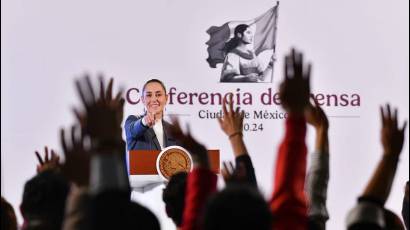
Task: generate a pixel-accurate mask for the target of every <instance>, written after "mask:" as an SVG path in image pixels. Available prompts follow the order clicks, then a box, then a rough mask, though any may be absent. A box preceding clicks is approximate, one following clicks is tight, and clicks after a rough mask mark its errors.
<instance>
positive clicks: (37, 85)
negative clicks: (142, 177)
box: [1, 0, 409, 230]
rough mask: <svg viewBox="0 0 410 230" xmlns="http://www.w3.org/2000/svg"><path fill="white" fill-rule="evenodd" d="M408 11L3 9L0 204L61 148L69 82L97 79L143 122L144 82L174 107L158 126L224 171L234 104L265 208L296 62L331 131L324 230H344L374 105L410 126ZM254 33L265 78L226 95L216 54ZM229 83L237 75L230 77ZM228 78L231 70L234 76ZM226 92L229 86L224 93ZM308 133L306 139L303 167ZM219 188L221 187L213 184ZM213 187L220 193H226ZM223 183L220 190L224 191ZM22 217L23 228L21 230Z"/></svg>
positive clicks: (177, 5)
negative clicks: (281, 88)
mask: <svg viewBox="0 0 410 230" xmlns="http://www.w3.org/2000/svg"><path fill="white" fill-rule="evenodd" d="M408 4H409V3H408V1H390V2H386V1H381V0H372V1H367V0H345V1H326V0H311V1H297V0H283V1H281V2H280V3H279V5H277V2H274V1H267V0H263V1H250V0H240V1H238V0H209V1H191V0H178V1H176V0H157V1H148V0H143V1H129V0H123V1H108V0H107V1H97V0H90V1H80V0H70V1H51V0H39V1H22V0H3V1H2V2H1V6H2V10H1V17H2V20H1V32H2V37H1V65H2V68H1V75H2V77H1V111H2V112H1V160H2V161H1V162H2V163H1V194H2V196H4V197H5V198H6V199H8V200H10V201H11V203H12V204H13V205H14V207H15V208H16V211H17V212H18V210H19V209H18V206H19V204H20V202H21V197H22V191H23V186H24V183H25V181H27V180H28V179H29V178H31V177H32V176H33V175H35V169H36V164H37V162H36V157H35V155H34V151H35V150H42V149H43V147H44V145H48V146H50V147H52V148H55V149H56V150H58V151H59V150H60V149H61V148H60V146H59V135H58V132H59V128H61V127H69V126H70V125H71V124H72V123H73V122H74V116H73V114H72V113H71V106H72V105H75V104H79V98H78V97H77V95H76V94H75V89H74V82H73V80H74V79H75V78H76V77H79V76H81V75H83V74H84V73H86V72H87V73H90V74H92V75H94V76H95V75H96V74H98V73H104V74H105V75H106V76H107V77H111V76H113V77H114V78H115V87H117V86H119V85H121V86H122V87H124V88H125V89H126V96H127V102H126V105H125V116H128V115H131V114H141V113H142V112H143V106H142V104H141V102H140V98H139V96H140V93H141V90H142V85H143V83H144V82H145V81H146V80H148V79H150V78H158V79H161V80H163V81H164V83H165V84H166V86H167V91H168V92H169V93H170V98H169V104H168V106H167V107H166V117H165V118H166V119H169V116H170V115H177V116H179V118H180V119H181V120H182V122H183V123H189V124H190V125H191V130H192V131H193V132H194V135H195V137H197V138H198V140H200V141H202V142H203V143H204V144H205V145H206V146H207V147H208V148H209V149H219V150H220V154H221V155H220V157H221V161H224V160H233V159H234V157H233V154H232V151H231V149H230V144H229V142H228V138H227V137H226V136H225V135H224V134H223V132H222V131H221V130H220V128H219V125H218V122H217V121H216V120H215V116H218V114H220V111H221V105H220V99H221V98H223V97H224V96H225V95H227V94H229V93H233V94H234V99H235V103H236V104H238V105H239V106H240V107H241V108H242V109H243V110H245V111H246V113H247V118H246V120H245V127H244V128H245V131H244V138H245V142H246V144H247V146H248V149H249V150H250V153H249V154H250V155H251V157H252V159H253V161H254V165H255V168H256V176H257V179H258V182H259V186H260V189H261V191H263V194H264V195H265V197H266V198H267V199H268V198H269V197H270V195H271V192H272V184H273V169H274V164H275V159H276V152H277V148H278V144H279V142H280V141H281V139H282V137H283V134H284V132H283V129H284V116H285V113H284V111H283V110H282V109H281V107H280V102H279V101H278V98H277V95H276V93H277V89H278V84H279V83H280V81H281V80H282V78H283V57H284V55H285V54H286V52H288V51H289V49H290V48H291V47H293V46H294V47H297V48H300V49H301V50H302V51H303V52H304V53H305V57H306V59H307V60H309V61H311V62H312V63H313V74H312V93H313V94H314V95H315V97H316V98H317V99H319V101H320V103H321V104H322V106H323V108H324V110H325V111H326V113H327V114H328V115H329V120H330V131H329V132H330V133H329V136H330V151H331V152H330V176H331V177H330V183H329V192H328V208H329V212H330V220H329V222H328V227H329V229H336V230H338V229H344V220H345V216H346V213H347V211H348V210H349V209H350V208H351V207H352V206H353V205H354V204H355V202H356V198H357V196H358V195H359V194H360V193H361V192H362V190H363V189H364V186H365V183H366V182H367V180H368V179H369V177H370V176H371V173H372V172H373V170H374V168H375V166H376V163H377V162H378V161H379V160H380V158H381V154H382V148H381V144H380V143H379V140H380V119H379V110H378V108H379V105H380V104H382V103H386V102H391V103H392V104H393V105H395V106H397V107H398V108H399V112H400V120H403V119H405V118H406V119H407V118H408V115H409V114H408V111H409V107H408V102H409V101H408V96H409V88H408V83H409V68H408V62H409V53H408V50H409V49H408V48H409V47H408V41H409V30H408V21H409V20H408V19H409V18H408V17H409V11H408V9H409V8H408ZM242 23H245V24H248V25H249V26H250V29H251V34H252V38H251V40H252V42H251V44H250V46H249V49H253V50H254V51H255V53H256V54H257V55H258V59H259V65H260V68H261V69H263V70H265V69H266V67H267V66H268V65H269V63H270V62H271V60H274V61H273V73H272V72H271V73H270V74H268V75H266V76H265V78H263V79H262V78H261V79H258V82H256V83H232V82H221V80H224V79H225V80H226V78H225V77H224V76H225V75H224V74H223V73H224V71H226V70H227V67H226V65H225V64H226V62H227V61H226V59H225V56H224V54H223V52H220V49H221V47H222V45H223V44H224V43H225V42H226V41H227V40H228V39H229V38H231V37H232V31H233V30H234V29H235V27H236V26H237V25H239V24H242ZM235 68H236V69H238V68H241V66H239V67H238V66H236V67H235ZM235 68H234V70H235ZM228 81H229V80H228ZM406 135H407V136H406V143H405V146H404V149H403V154H402V157H401V161H400V163H399V167H398V170H397V176H396V179H395V181H394V184H393V188H392V192H391V195H390V198H389V200H388V202H387V205H386V206H387V207H388V208H390V209H392V210H394V211H395V212H396V213H400V209H401V201H402V197H403V186H404V183H405V181H407V180H408V170H409V163H408V131H407V132H406ZM313 143H314V132H313V130H312V129H311V128H309V129H308V137H307V144H308V149H309V153H310V154H311V153H312V151H313ZM220 179H221V178H220ZM220 181H221V180H220ZM222 185H223V183H222V182H220V183H219V186H222ZM133 199H135V200H139V201H140V202H141V203H143V204H144V205H146V206H147V207H149V208H151V209H152V210H153V211H154V212H155V213H156V214H157V216H158V217H159V218H160V221H161V225H162V227H163V229H174V227H173V225H172V222H171V221H170V220H169V219H167V218H166V216H165V213H164V209H163V206H159V205H162V200H161V190H160V188H159V187H158V188H156V189H154V190H153V191H152V192H147V193H144V194H140V195H136V196H134V197H133ZM18 215H19V222H20V223H21V222H22V219H21V216H20V214H18Z"/></svg>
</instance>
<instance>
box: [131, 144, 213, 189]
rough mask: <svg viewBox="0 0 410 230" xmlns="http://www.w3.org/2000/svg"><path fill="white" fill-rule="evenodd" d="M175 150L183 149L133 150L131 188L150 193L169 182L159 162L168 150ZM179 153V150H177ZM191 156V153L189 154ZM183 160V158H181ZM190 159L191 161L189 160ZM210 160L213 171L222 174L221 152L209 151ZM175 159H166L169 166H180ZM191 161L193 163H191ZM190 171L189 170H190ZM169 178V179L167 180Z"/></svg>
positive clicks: (173, 147) (172, 147)
mask: <svg viewBox="0 0 410 230" xmlns="http://www.w3.org/2000/svg"><path fill="white" fill-rule="evenodd" d="M169 148H171V149H175V148H179V149H182V148H181V147H178V146H170V147H168V148H165V149H164V150H162V151H159V150H131V151H129V152H128V159H129V160H128V164H129V165H128V169H129V180H130V186H131V188H132V189H133V190H136V191H141V192H144V191H148V190H150V189H152V188H154V187H156V186H158V185H160V184H163V183H166V182H167V180H168V178H169V177H168V175H164V174H166V172H164V170H163V168H161V165H160V163H159V161H160V160H161V155H163V154H164V153H166V152H167V151H168V149H169ZM176 151H178V150H176ZM187 154H188V155H189V153H188V152H187ZM179 158H182V157H179ZM188 158H189V159H188ZM188 158H186V161H187V164H189V163H191V165H190V166H192V160H191V157H190V155H189V157H188ZM208 158H209V163H210V167H211V170H212V171H213V172H214V173H216V174H219V172H220V154H219V150H208ZM175 160H176V159H175V157H170V158H169V159H165V161H166V162H167V163H168V164H174V163H176V164H179V163H178V162H173V161H175ZM189 161H191V162H189ZM188 171H189V170H188ZM167 177H168V178H167Z"/></svg>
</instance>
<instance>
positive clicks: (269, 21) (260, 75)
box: [206, 2, 279, 83]
mask: <svg viewBox="0 0 410 230" xmlns="http://www.w3.org/2000/svg"><path fill="white" fill-rule="evenodd" d="M278 9H279V2H277V3H276V5H275V6H274V7H272V8H270V9H269V10H268V11H266V12H265V13H264V14H262V15H260V16H259V17H256V18H254V19H252V20H247V21H229V22H226V23H225V24H223V25H222V26H211V27H210V28H209V29H208V30H207V31H206V32H207V33H208V34H209V36H210V38H209V40H208V41H207V42H206V44H207V45H208V48H207V51H208V55H209V56H208V58H207V59H206V60H207V62H208V64H209V66H210V67H211V68H216V66H217V64H219V63H223V66H222V70H221V76H220V82H224V83H225V82H272V81H273V69H274V68H273V66H274V61H275V58H274V57H275V40H276V24H277V16H278ZM265 50H272V51H273V54H272V57H271V59H270V60H269V64H268V65H266V64H265V65H263V64H262V63H261V62H260V60H259V58H258V56H259V55H260V54H261V53H262V52H263V51H265ZM263 61H265V60H263ZM266 61H267V60H266ZM264 63H267V62H264ZM268 76H271V77H270V78H269V77H268Z"/></svg>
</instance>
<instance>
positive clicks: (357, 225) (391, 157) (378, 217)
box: [347, 104, 407, 230]
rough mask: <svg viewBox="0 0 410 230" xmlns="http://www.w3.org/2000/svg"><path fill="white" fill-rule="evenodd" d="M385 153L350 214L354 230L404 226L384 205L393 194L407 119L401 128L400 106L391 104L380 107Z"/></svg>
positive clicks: (382, 140) (349, 221)
mask: <svg viewBox="0 0 410 230" xmlns="http://www.w3.org/2000/svg"><path fill="white" fill-rule="evenodd" d="M380 113H381V121H382V130H381V143H382V146H383V156H382V159H381V160H380V162H379V164H378V165H377V168H376V170H375V171H374V173H373V176H372V177H371V178H370V180H369V182H368V184H367V186H366V188H365V190H364V192H363V194H362V195H361V196H360V197H359V199H358V202H357V205H356V206H355V207H354V208H353V209H352V210H351V211H350V212H349V213H348V215H347V228H348V229H349V230H352V229H404V226H403V224H402V223H401V221H400V219H399V218H398V216H397V215H395V214H394V213H392V212H391V211H388V210H386V209H385V208H384V204H385V203H386V200H387V198H388V197H389V194H390V190H391V186H392V184H393V179H394V176H395V174H396V169H397V164H398V162H399V158H400V154H401V151H402V148H403V142H404V132H405V130H406V124H407V122H405V123H404V124H403V125H402V126H400V127H399V122H398V114H397V109H394V111H391V108H390V105H389V104H387V105H386V106H385V107H380Z"/></svg>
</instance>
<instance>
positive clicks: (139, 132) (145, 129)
mask: <svg viewBox="0 0 410 230" xmlns="http://www.w3.org/2000/svg"><path fill="white" fill-rule="evenodd" d="M167 100H168V95H167V93H166V89H165V85H164V83H162V81H160V80H158V79H151V80H149V81H147V82H146V83H145V84H144V87H143V88H142V96H141V101H142V103H143V104H144V110H145V114H144V115H140V116H134V115H130V116H128V118H127V120H126V121H125V125H124V128H125V135H126V139H127V149H128V150H162V149H163V148H165V147H168V146H171V145H176V141H175V139H173V138H172V137H171V136H170V135H169V132H168V130H169V127H170V126H171V124H169V123H168V122H166V121H164V120H163V116H164V108H165V105H166V103H167Z"/></svg>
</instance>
